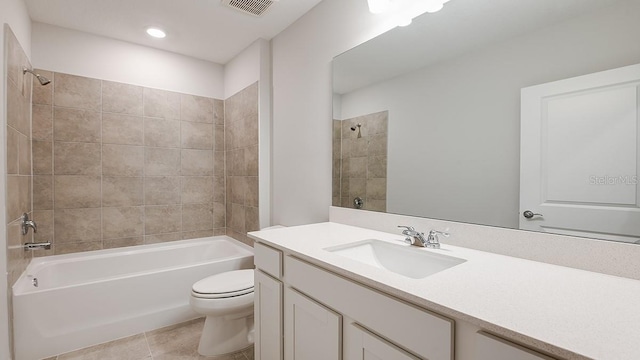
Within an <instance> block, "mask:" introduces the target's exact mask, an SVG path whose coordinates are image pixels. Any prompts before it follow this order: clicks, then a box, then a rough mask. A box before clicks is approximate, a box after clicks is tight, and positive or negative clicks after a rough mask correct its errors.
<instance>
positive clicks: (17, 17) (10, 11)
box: [0, 0, 31, 360]
mask: <svg viewBox="0 0 640 360" xmlns="http://www.w3.org/2000/svg"><path fill="white" fill-rule="evenodd" d="M3 24H8V25H9V26H10V27H11V30H12V31H13V33H14V34H15V35H16V37H17V38H18V41H19V42H20V44H21V45H22V48H23V49H24V51H25V52H26V53H27V56H31V19H30V18H29V14H28V13H27V8H26V5H25V3H24V1H22V0H2V1H0V25H3ZM0 35H1V36H2V37H1V38H0V39H2V42H3V44H4V37H5V31H4V26H2V27H1V28H0ZM5 52H6V49H5V47H4V46H3V47H2V51H1V53H2V54H1V55H2V56H0V71H1V72H2V81H0V83H1V85H0V139H1V140H0V275H1V276H0V359H2V360H5V359H9V356H10V354H9V312H8V310H9V309H8V304H7V237H6V234H7V229H6V223H7V221H6V219H5V201H6V199H5V194H6V193H5V186H6V179H5V176H6V175H5V174H6V173H7V164H6V159H7V155H6V154H5V152H6V148H7V146H6V129H7V120H6V113H7V112H6V96H5V94H6V78H5V76H6V75H5V71H4V68H5V62H4V61H5V55H6V54H5Z"/></svg>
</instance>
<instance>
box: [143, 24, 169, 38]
mask: <svg viewBox="0 0 640 360" xmlns="http://www.w3.org/2000/svg"><path fill="white" fill-rule="evenodd" d="M147 34H149V36H152V37H154V38H157V39H163V38H165V37H166V36H167V34H166V33H165V32H164V31H163V30H162V29H158V28H156V27H148V28H147Z"/></svg>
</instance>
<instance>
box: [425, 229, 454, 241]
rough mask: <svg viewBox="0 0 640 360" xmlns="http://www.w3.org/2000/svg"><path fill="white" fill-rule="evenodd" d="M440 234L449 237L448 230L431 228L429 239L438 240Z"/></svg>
mask: <svg viewBox="0 0 640 360" xmlns="http://www.w3.org/2000/svg"><path fill="white" fill-rule="evenodd" d="M438 235H442V236H444V237H449V235H451V234H449V233H448V232H444V231H438V230H431V231H429V240H430V241H431V240H435V241H436V242H437V241H438Z"/></svg>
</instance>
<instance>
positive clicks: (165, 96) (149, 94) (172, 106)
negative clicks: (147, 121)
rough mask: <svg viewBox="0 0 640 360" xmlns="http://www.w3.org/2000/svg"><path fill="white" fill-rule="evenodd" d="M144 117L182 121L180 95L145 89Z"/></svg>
mask: <svg viewBox="0 0 640 360" xmlns="http://www.w3.org/2000/svg"><path fill="white" fill-rule="evenodd" d="M143 97H144V106H143V107H144V111H143V115H144V116H149V117H157V118H165V119H180V94H178V93H174V92H170V91H164V90H158V89H150V88H144V90H143Z"/></svg>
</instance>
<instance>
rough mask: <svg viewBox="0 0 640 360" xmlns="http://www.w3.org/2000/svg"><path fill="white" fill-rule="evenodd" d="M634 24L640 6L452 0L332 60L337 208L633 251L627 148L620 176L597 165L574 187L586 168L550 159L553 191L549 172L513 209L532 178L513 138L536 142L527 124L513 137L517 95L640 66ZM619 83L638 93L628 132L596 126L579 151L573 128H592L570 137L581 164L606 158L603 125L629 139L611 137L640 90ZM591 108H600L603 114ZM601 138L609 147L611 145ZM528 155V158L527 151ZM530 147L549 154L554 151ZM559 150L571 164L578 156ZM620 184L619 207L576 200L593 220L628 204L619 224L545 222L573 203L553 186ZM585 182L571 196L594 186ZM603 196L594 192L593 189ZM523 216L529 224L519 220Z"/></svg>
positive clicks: (578, 0) (633, 191) (634, 209)
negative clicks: (536, 192)
mask: <svg viewBox="0 0 640 360" xmlns="http://www.w3.org/2000/svg"><path fill="white" fill-rule="evenodd" d="M638 18H640V0H562V1H558V0H519V1H513V0H485V1H477V0H452V1H450V2H448V3H447V4H446V5H445V7H444V9H443V10H441V11H440V12H437V13H433V14H424V15H421V16H420V17H418V18H416V19H414V21H413V23H412V24H411V25H410V26H407V27H398V28H395V29H393V30H391V31H389V32H386V33H384V34H382V35H380V36H378V37H376V38H374V39H372V40H370V41H368V42H366V43H364V44H362V45H360V46H357V47H356V48H353V49H351V50H349V51H347V52H346V53H344V54H341V55H339V56H337V57H336V58H335V59H334V61H333V77H334V78H333V96H334V116H333V125H334V132H333V135H334V140H333V149H334V164H333V205H334V206H345V207H357V204H358V200H357V199H356V198H360V200H361V202H360V204H361V205H360V206H361V208H363V209H367V210H375V211H386V212H389V213H395V214H403V215H411V216H422V217H429V218H435V219H442V220H452V221H459V222H467V223H474V224H481V225H490V226H499V227H506V228H514V229H534V230H536V229H537V230H539V231H548V232H553V233H560V234H568V235H576V236H585V237H592V238H600V239H607V240H617V241H624V242H628V243H635V242H638V241H639V239H640V206H639V204H640V200H639V199H640V188H639V187H638V184H637V180H634V179H637V178H638V171H640V166H638V165H639V164H640V162H638V159H640V154H638V153H637V151H635V150H634V151H632V153H629V154H626V155H624V158H625V159H626V160H625V161H626V163H628V164H629V167H627V168H625V169H627V170H626V171H627V173H624V174H621V173H615V174H611V173H608V172H604V171H609V170H605V169H609V168H610V167H607V166H605V165H607V164H606V163H609V164H612V163H616V161H618V157H613V158H603V157H602V156H600V157H599V160H598V161H600V163H602V164H601V166H600V165H594V168H593V170H592V173H590V174H589V175H590V176H589V178H590V179H583V178H582V175H583V173H584V172H585V171H589V170H588V169H587V170H585V169H584V168H581V169H580V171H579V173H580V177H579V178H578V176H577V175H576V173H578V170H576V169H577V167H578V165H575V164H574V162H575V163H578V160H576V159H574V157H571V156H564V155H563V156H560V155H558V156H555V155H553V156H552V155H549V156H551V157H550V158H549V159H546V158H545V159H546V160H544V162H545V164H546V163H547V162H550V163H554V164H556V165H557V166H556V167H557V168H558V171H557V173H554V175H553V176H554V177H553V179H556V180H557V181H556V180H554V181H555V182H554V184H556V182H558V183H562V184H561V185H557V186H555V185H554V186H555V187H554V186H551V185H549V184H548V183H547V182H548V181H549V180H548V179H549V178H551V176H550V175H548V174H547V173H546V171H547V170H548V169H547V168H544V169H545V170H544V171H543V172H544V173H541V174H533V175H531V176H532V177H534V178H536V177H540V178H542V179H543V183H544V184H543V185H540V189H542V192H543V193H544V196H542V197H543V199H541V200H542V201H538V203H535V201H534V202H533V203H527V204H521V200H520V199H521V197H522V196H523V195H522V194H523V192H524V191H525V189H524V187H527V186H529V185H527V184H528V183H529V181H528V180H529V178H528V177H527V178H523V177H521V175H520V174H521V165H523V164H522V163H521V135H522V139H523V140H524V142H522V144H528V143H529V142H527V141H529V140H527V139H529V138H530V137H532V136H534V137H535V135H532V134H531V133H530V132H527V133H524V130H525V129H529V127H527V126H522V130H523V133H522V134H521V115H524V114H521V101H523V100H522V99H524V96H525V94H528V93H530V92H527V90H525V91H522V89H530V88H533V87H534V86H546V85H540V84H549V83H551V84H555V85H557V84H564V83H557V82H561V81H568V82H570V83H575V81H574V80H571V79H574V78H576V77H580V76H590V74H595V73H600V72H603V71H606V70H610V69H617V68H621V67H627V66H631V65H634V64H638V63H640V42H638V41H637V37H636V34H638V33H640V22H638V21H637V19H638ZM598 76H600V75H598ZM572 81H573V82H572ZM624 84H626V85H625V86H626V87H627V88H628V89H627V88H625V89H627V90H628V91H627V90H625V91H624V97H625V99H626V98H629V99H631V98H630V97H629V96H631V97H632V96H633V94H636V96H638V97H637V99H638V100H637V101H636V102H634V103H633V104H635V105H632V106H633V108H632V109H630V110H629V111H628V112H627V113H625V119H626V120H625V121H626V123H625V126H623V127H619V126H616V125H611V126H608V124H606V123H605V124H604V125H605V126H604V127H598V126H595V125H593V128H599V129H600V130H599V131H593V132H592V134H591V135H589V136H586V135H585V136H586V137H584V138H583V139H582V141H583V142H582V143H576V141H577V140H576V141H574V139H573V137H574V136H576V137H577V136H578V135H574V134H582V133H585V131H574V130H576V129H578V128H579V129H586V128H589V127H588V126H587V125H584V126H583V125H580V126H579V127H578V128H573V129H571V128H569V129H564V130H563V131H565V134H568V137H569V138H571V141H567V142H566V143H567V144H572V145H573V146H575V145H576V144H578V147H579V148H578V149H574V150H575V151H573V152H574V153H576V154H578V153H579V154H583V157H586V156H587V155H584V154H589V153H594V152H595V153H600V149H605V148H606V146H603V145H602V141H601V138H600V137H599V136H601V134H602V133H603V132H608V129H609V128H616V129H625V130H620V131H618V133H616V134H626V133H629V131H628V130H629V129H638V128H640V126H637V125H638V122H640V117H639V116H638V111H637V110H638V107H637V106H638V105H637V104H638V103H640V95H638V94H639V93H640V92H639V91H638V88H639V87H638V84H640V82H638V84H636V83H635V82H633V81H629V82H624ZM555 85H554V86H555ZM616 86H618V85H616ZM620 86H621V85H620ZM556 87H557V86H556ZM597 88H598V87H597V86H595V85H594V86H593V89H597ZM536 89H537V87H536ZM545 89H546V88H545ZM593 89H589V90H588V91H587V90H584V91H582V90H581V91H576V93H579V94H581V95H580V96H581V97H580V98H579V100H580V101H582V102H577V103H575V104H574V105H573V108H574V109H577V108H581V109H583V108H585V107H584V106H577V105H576V104H583V105H586V104H588V102H589V101H590V100H589V99H592V97H589V96H582V95H584V94H591V93H592V92H594V91H596V90H593ZM521 91H522V96H523V98H522V99H521ZM558 94H560V93H558ZM527 96H528V95H527ZM554 96H555V97H544V96H542V97H539V98H538V100H539V101H541V103H544V104H547V103H545V101H546V102H549V101H550V100H548V99H560V95H557V94H556V95H554ZM614 98H615V99H618V98H620V97H619V96H615V97H614ZM549 103H550V102H549ZM566 103H570V102H566ZM628 103H629V102H627V103H625V104H628ZM563 104H564V103H563ZM552 105H553V106H554V109H556V108H560V106H556V103H553V104H552ZM565 105H566V104H565ZM544 106H547V105H544ZM549 106H551V105H549ZM563 106H564V105H563ZM567 106H569V105H567ZM620 106H623V105H620ZM625 106H626V105H625ZM593 107H594V109H595V111H600V109H603V108H606V106H593ZM534 108H535V106H534ZM550 108H551V107H550ZM545 109H546V108H545ZM546 111H547V110H545V111H544V114H543V115H541V116H548V117H549V118H548V119H547V118H545V119H546V120H544V121H551V120H549V119H551V118H552V116H551V115H554V114H556V113H557V112H554V113H553V114H551V113H549V114H551V115H547V113H546ZM554 111H556V110H554ZM557 111H560V110H557ZM602 111H605V110H602ZM583 112H586V110H585V111H583ZM554 116H555V115H554ZM570 116H573V115H570ZM575 116H579V115H575ZM580 116H582V115H580ZM602 116H605V115H604V113H603V115H602ZM587 117H588V116H586V117H585V116H582V117H581V118H580V119H581V120H582V121H586V120H585V119H586V118H587ZM563 119H565V120H566V116H565V117H564V118H563ZM565 120H563V121H565ZM600 120H602V119H600ZM537 121H542V120H540V119H538V120H537ZM616 121H617V120H616ZM545 124H546V123H545ZM575 124H576V122H574V125H575ZM579 124H586V122H583V123H579ZM358 125H360V126H358ZM600 125H602V124H600ZM354 126H355V128H354ZM541 126H542V125H539V126H537V128H541ZM544 126H545V127H544V129H545V131H547V127H546V126H547V125H544ZM589 126H591V125H589ZM534 128H536V126H534ZM352 129H353V130H352ZM527 131H529V130H527ZM632 132H633V137H632V138H631V139H625V141H624V142H623V143H624V144H625V146H622V147H621V148H625V149H629V148H633V149H636V148H638V146H636V145H637V143H636V140H638V139H640V135H638V136H636V135H637V133H638V132H637V131H632ZM560 133H561V132H557V133H554V134H555V135H556V137H557V135H558V134H560ZM358 134H360V135H361V136H360V137H358ZM580 136H582V135H580ZM625 136H626V135H625ZM565 139H568V138H565ZM545 141H546V140H545ZM554 141H556V142H558V143H559V144H560V145H559V146H556V147H555V148H554V149H561V148H562V146H561V145H562V144H564V139H562V138H560V139H556V140H554ZM608 141H613V142H614V143H616V142H617V141H616V138H615V137H613V138H609V139H608ZM533 143H534V144H535V141H533ZM638 143H640V141H638ZM544 144H546V142H545V143H544ZM598 144H600V145H598ZM627 145H629V146H627ZM630 145H633V146H630ZM527 146H528V145H527ZM598 146H600V147H598ZM582 150H584V151H582ZM524 151H530V149H529V147H527V148H525V149H524ZM537 151H539V152H542V153H543V155H544V154H547V153H546V152H547V151H548V149H547V148H543V149H542V150H540V149H538V150H537ZM558 151H560V150H558ZM563 151H565V153H564V154H565V155H566V154H569V155H571V154H572V150H567V149H564V150H563ZM611 153H612V152H611V151H608V152H607V154H611ZM544 156H546V155H544ZM544 156H543V158H544ZM586 159H587V160H588V159H589V158H586ZM581 161H582V162H584V158H583V159H582V160H581ZM594 161H595V160H594ZM587 162H588V161H587ZM600 163H599V164H600ZM565 164H566V166H565ZM543 165H544V164H543ZM584 166H586V165H584ZM629 169H631V170H629ZM629 171H633V172H629ZM558 174H564V176H561V175H558ZM623 175H624V176H625V178H626V179H627V180H628V181H625V182H623V181H619V182H618V183H617V184H615V185H616V186H626V188H625V189H624V190H625V191H620V192H619V193H620V194H622V195H620V196H624V197H625V198H621V199H619V200H620V201H618V200H616V201H609V200H607V199H604V200H603V199H601V198H599V196H600V195H598V196H592V195H589V194H587V195H584V196H585V197H586V198H589V199H591V198H599V199H600V200H597V201H596V200H594V201H595V202H593V203H592V202H589V201H591V200H589V201H584V202H581V201H582V200H580V199H581V198H579V197H577V198H575V201H573V200H572V204H574V205H576V206H577V207H581V208H589V209H590V208H592V207H594V206H596V205H597V206H598V207H599V208H598V211H601V210H602V209H606V210H613V211H614V212H616V211H618V210H619V209H621V208H624V209H625V211H626V212H625V213H624V216H623V219H621V220H615V221H613V220H610V219H609V217H608V215H604V216H603V215H602V214H603V213H601V212H597V213H593V214H589V215H584V216H583V215H580V217H581V219H582V220H581V221H582V222H585V223H588V225H585V227H584V228H580V226H579V225H575V224H574V225H573V226H572V227H564V226H559V225H553V226H550V225H549V224H552V223H553V217H554V216H555V211H556V210H557V209H559V208H562V207H566V206H567V201H568V200H566V199H565V197H563V195H562V194H561V195H560V196H556V197H549V196H550V195H549V194H548V193H550V190H549V189H550V188H553V189H560V188H563V187H564V188H567V187H569V188H571V186H570V185H571V183H570V182H569V180H568V179H571V181H580V182H581V181H583V180H584V181H590V182H591V181H593V179H596V181H593V182H594V184H591V185H594V186H597V184H595V183H596V182H598V181H600V180H602V179H605V180H604V181H605V182H606V181H608V180H606V179H608V178H609V177H615V178H616V179H621V178H622V176H623ZM576 179H578V180H576ZM545 181H546V182H545ZM521 183H522V184H525V185H526V186H524V185H521ZM552 185H553V184H552ZM579 185H580V186H577V187H576V188H580V189H582V188H585V189H595V187H591V188H589V187H588V186H583V185H584V184H582V183H580V184H579ZM601 185H602V184H601ZM605 185H606V184H605ZM609 185H611V184H609ZM617 189H620V188H617ZM527 191H528V190H527ZM554 191H555V190H554ZM574 192H575V191H574ZM602 192H603V188H602V187H600V188H598V191H597V193H598V194H600V193H602ZM605 192H608V190H607V191H605ZM574 195H575V194H572V195H571V196H574ZM554 196H555V195H554ZM567 196H568V195H567ZM525 198H527V196H525ZM534 198H535V197H534ZM567 198H568V197H567ZM572 199H573V198H572ZM629 199H631V200H629ZM545 201H546V202H547V204H545ZM523 202H524V201H523ZM540 202H542V204H540ZM540 206H542V207H540ZM544 206H547V207H544ZM541 208H542V209H544V210H545V211H544V212H542V211H541V210H539V209H541ZM525 210H531V211H532V213H533V214H536V215H534V216H532V217H525V216H524V215H525V214H524V211H525ZM603 211H604V210H603ZM610 212H611V211H610ZM538 213H542V214H544V215H543V216H538V215H537V214H538ZM526 215H531V214H529V213H527V214H526ZM572 216H574V217H576V216H575V215H572ZM592 218H593V219H595V220H593V219H592ZM574 220H575V219H574ZM574 220H572V221H573V223H576V221H574ZM598 222H608V223H609V225H611V224H613V223H615V224H618V223H619V224H620V228H621V229H620V230H619V231H618V229H616V231H613V233H612V231H611V230H610V229H604V228H600V227H599V226H598V224H597V223H598ZM523 224H524V225H523ZM530 224H534V225H536V226H537V227H530V226H529V225H530ZM636 224H637V225H636ZM527 226H529V227H527ZM616 226H617V225H616ZM622 228H624V229H622Z"/></svg>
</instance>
